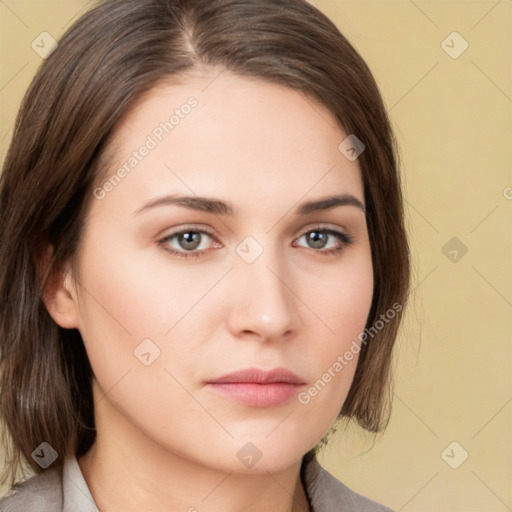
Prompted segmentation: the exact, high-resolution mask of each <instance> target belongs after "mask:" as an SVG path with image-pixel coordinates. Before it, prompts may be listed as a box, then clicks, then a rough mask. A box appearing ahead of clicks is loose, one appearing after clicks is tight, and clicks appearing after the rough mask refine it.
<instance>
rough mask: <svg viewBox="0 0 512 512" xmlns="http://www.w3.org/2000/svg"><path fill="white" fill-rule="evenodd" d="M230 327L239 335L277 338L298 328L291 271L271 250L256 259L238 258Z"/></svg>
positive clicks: (232, 294) (234, 277)
mask: <svg viewBox="0 0 512 512" xmlns="http://www.w3.org/2000/svg"><path fill="white" fill-rule="evenodd" d="M232 279H233V283H234V285H233V288H232V290H231V301H230V304H231V311H230V313H229V316H228V328H229V330H230V332H231V334H232V335H233V336H235V337H236V338H259V339H261V340H262V341H269V342H270V341H275V340H282V339H285V338H286V339H289V338H291V337H292V336H293V335H294V334H295V333H296V332H297V331H298V329H299V326H300V318H299V315H298V312H297V306H298V304H299V303H300V300H299V299H298V298H297V296H296V295H295V294H294V291H293V289H294V286H293V279H292V277H291V273H290V272H289V271H288V272H287V271H286V268H285V265H283V264H282V263H280V262H279V258H277V257H272V256H271V255H270V251H264V252H263V254H262V255H261V256H260V257H259V258H258V259H257V260H256V261H254V262H252V263H246V262H245V261H243V260H239V261H238V262H237V263H236V265H235V269H234V270H233V272H232Z"/></svg>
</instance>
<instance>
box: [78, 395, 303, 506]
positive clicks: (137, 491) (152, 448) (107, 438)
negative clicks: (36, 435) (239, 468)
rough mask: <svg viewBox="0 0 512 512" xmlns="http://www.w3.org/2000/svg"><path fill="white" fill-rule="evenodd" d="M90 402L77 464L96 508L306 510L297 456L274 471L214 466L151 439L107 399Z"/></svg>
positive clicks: (299, 462)
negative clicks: (92, 430)
mask: <svg viewBox="0 0 512 512" xmlns="http://www.w3.org/2000/svg"><path fill="white" fill-rule="evenodd" d="M96 403H97V404H98V405H97V409H96V411H95V414H96V427H97V437H96V441H95V443H94V445H93V446H92V447H91V449H90V450H89V451H88V452H87V453H86V454H85V455H84V456H83V457H81V458H80V459H79V460H78V464H79V466H80V469H81V470H82V473H83V475H84V478H85V481H86V483H87V485H88V487H89V489H90V491H91V494H92V496H93V498H94V500H95V502H96V505H97V507H98V509H99V510H101V511H108V512H121V511H122V512H132V511H133V512H135V511H137V512H138V511H140V510H151V511H154V512H160V511H162V512H164V511H165V512H214V511H218V510H222V511H223V512H240V511H241V510H243V511H246V512H268V510H272V511H273V512H309V511H310V508H309V504H308V499H307V496H306V493H305V491H304V488H303V485H302V481H301V478H300V467H301V460H298V461H296V462H295V463H294V464H293V465H292V466H290V467H288V468H286V469H285V470H281V471H278V472H268V471H265V472H260V473H240V472H236V471H230V472H226V471H220V470H217V469H216V468H214V467H208V466H205V465H202V464H201V463H200V461H195V460H190V459H187V458H184V457H181V456H179V455H177V454H175V453H172V452H169V451H168V450H166V449H165V448H163V447H162V446H160V445H157V444H156V443H155V442H154V441H152V440H151V439H148V438H147V436H145V435H144V433H143V432H140V431H139V430H138V429H136V428H135V427H134V426H133V425H132V424H131V423H130V422H129V421H128V420H127V419H126V418H124V416H122V415H121V414H119V413H118V412H117V411H116V410H115V408H114V407H112V406H111V405H110V404H109V403H108V400H105V399H104V400H101V401H100V402H99V403H98V402H97V401H96ZM106 417H108V425H109V428H108V429H106V428H103V426H104V425H105V424H106V422H105V421H104V418H106Z"/></svg>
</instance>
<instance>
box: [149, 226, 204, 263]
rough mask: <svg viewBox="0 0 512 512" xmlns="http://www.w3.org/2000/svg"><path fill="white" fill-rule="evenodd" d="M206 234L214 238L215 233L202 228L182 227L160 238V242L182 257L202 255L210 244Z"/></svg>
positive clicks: (165, 248)
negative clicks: (173, 243) (206, 241)
mask: <svg viewBox="0 0 512 512" xmlns="http://www.w3.org/2000/svg"><path fill="white" fill-rule="evenodd" d="M205 235H206V237H208V238H212V239H214V237H213V234H211V233H209V232H208V231H204V230H200V229H181V230H180V231H176V232H175V233H171V234H170V235H168V236H166V237H165V238H162V239H161V240H159V242H158V243H159V244H160V245H161V246H162V247H163V249H164V250H166V251H167V252H170V253H171V254H172V255H174V256H178V257H181V258H191V257H197V256H201V254H202V253H203V252H204V251H205V250H207V249H208V247H209V244H208V243H203V242H205V238H206V237H205ZM173 241H174V242H175V245H171V242H173Z"/></svg>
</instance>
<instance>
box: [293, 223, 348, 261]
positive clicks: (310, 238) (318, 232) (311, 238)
mask: <svg viewBox="0 0 512 512" xmlns="http://www.w3.org/2000/svg"><path fill="white" fill-rule="evenodd" d="M301 238H305V240H306V243H307V244H308V245H307V246H306V247H309V248H310V249H324V250H317V251H316V252H318V253H320V254H322V255H330V254H337V253H340V252H341V251H343V250H344V249H345V248H346V247H348V246H349V245H351V244H352V243H353V238H352V237H351V236H350V235H347V234H346V233H342V232H341V231H336V230H335V229H330V228H323V227H321V226H317V227H315V228H313V229H310V230H309V231H307V232H306V233H304V234H303V235H302V236H301V237H300V238H298V239H297V240H300V239H301ZM332 239H334V241H336V240H337V241H338V243H337V244H336V245H334V246H332V244H331V245H330V246H329V241H332ZM300 247H304V246H300ZM326 247H327V249H326Z"/></svg>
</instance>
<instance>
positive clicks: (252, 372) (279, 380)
mask: <svg viewBox="0 0 512 512" xmlns="http://www.w3.org/2000/svg"><path fill="white" fill-rule="evenodd" d="M305 384H306V383H305V381H304V380H303V379H302V378H301V377H299V376H298V375H296V374H295V373H293V372H291V371H290V370H287V369H286V368H275V369H273V370H270V371H269V370H261V369H259V368H248V369H245V370H241V371H236V372H233V373H229V374H226V375H223V376H222V377H219V378H216V379H212V380H208V381H206V385H207V386H208V387H209V388H210V389H212V390H214V391H215V392H217V393H219V394H221V395H222V396H225V397H227V398H230V399H232V400H235V401H237V402H240V403H242V404H244V405H247V406H249V407H259V408H262V407H275V406H278V405H282V404H284V403H286V402H288V401H289V400H291V399H292V398H293V397H294V396H296V395H297V394H298V393H299V391H300V389H301V388H302V386H304V385H305Z"/></svg>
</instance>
